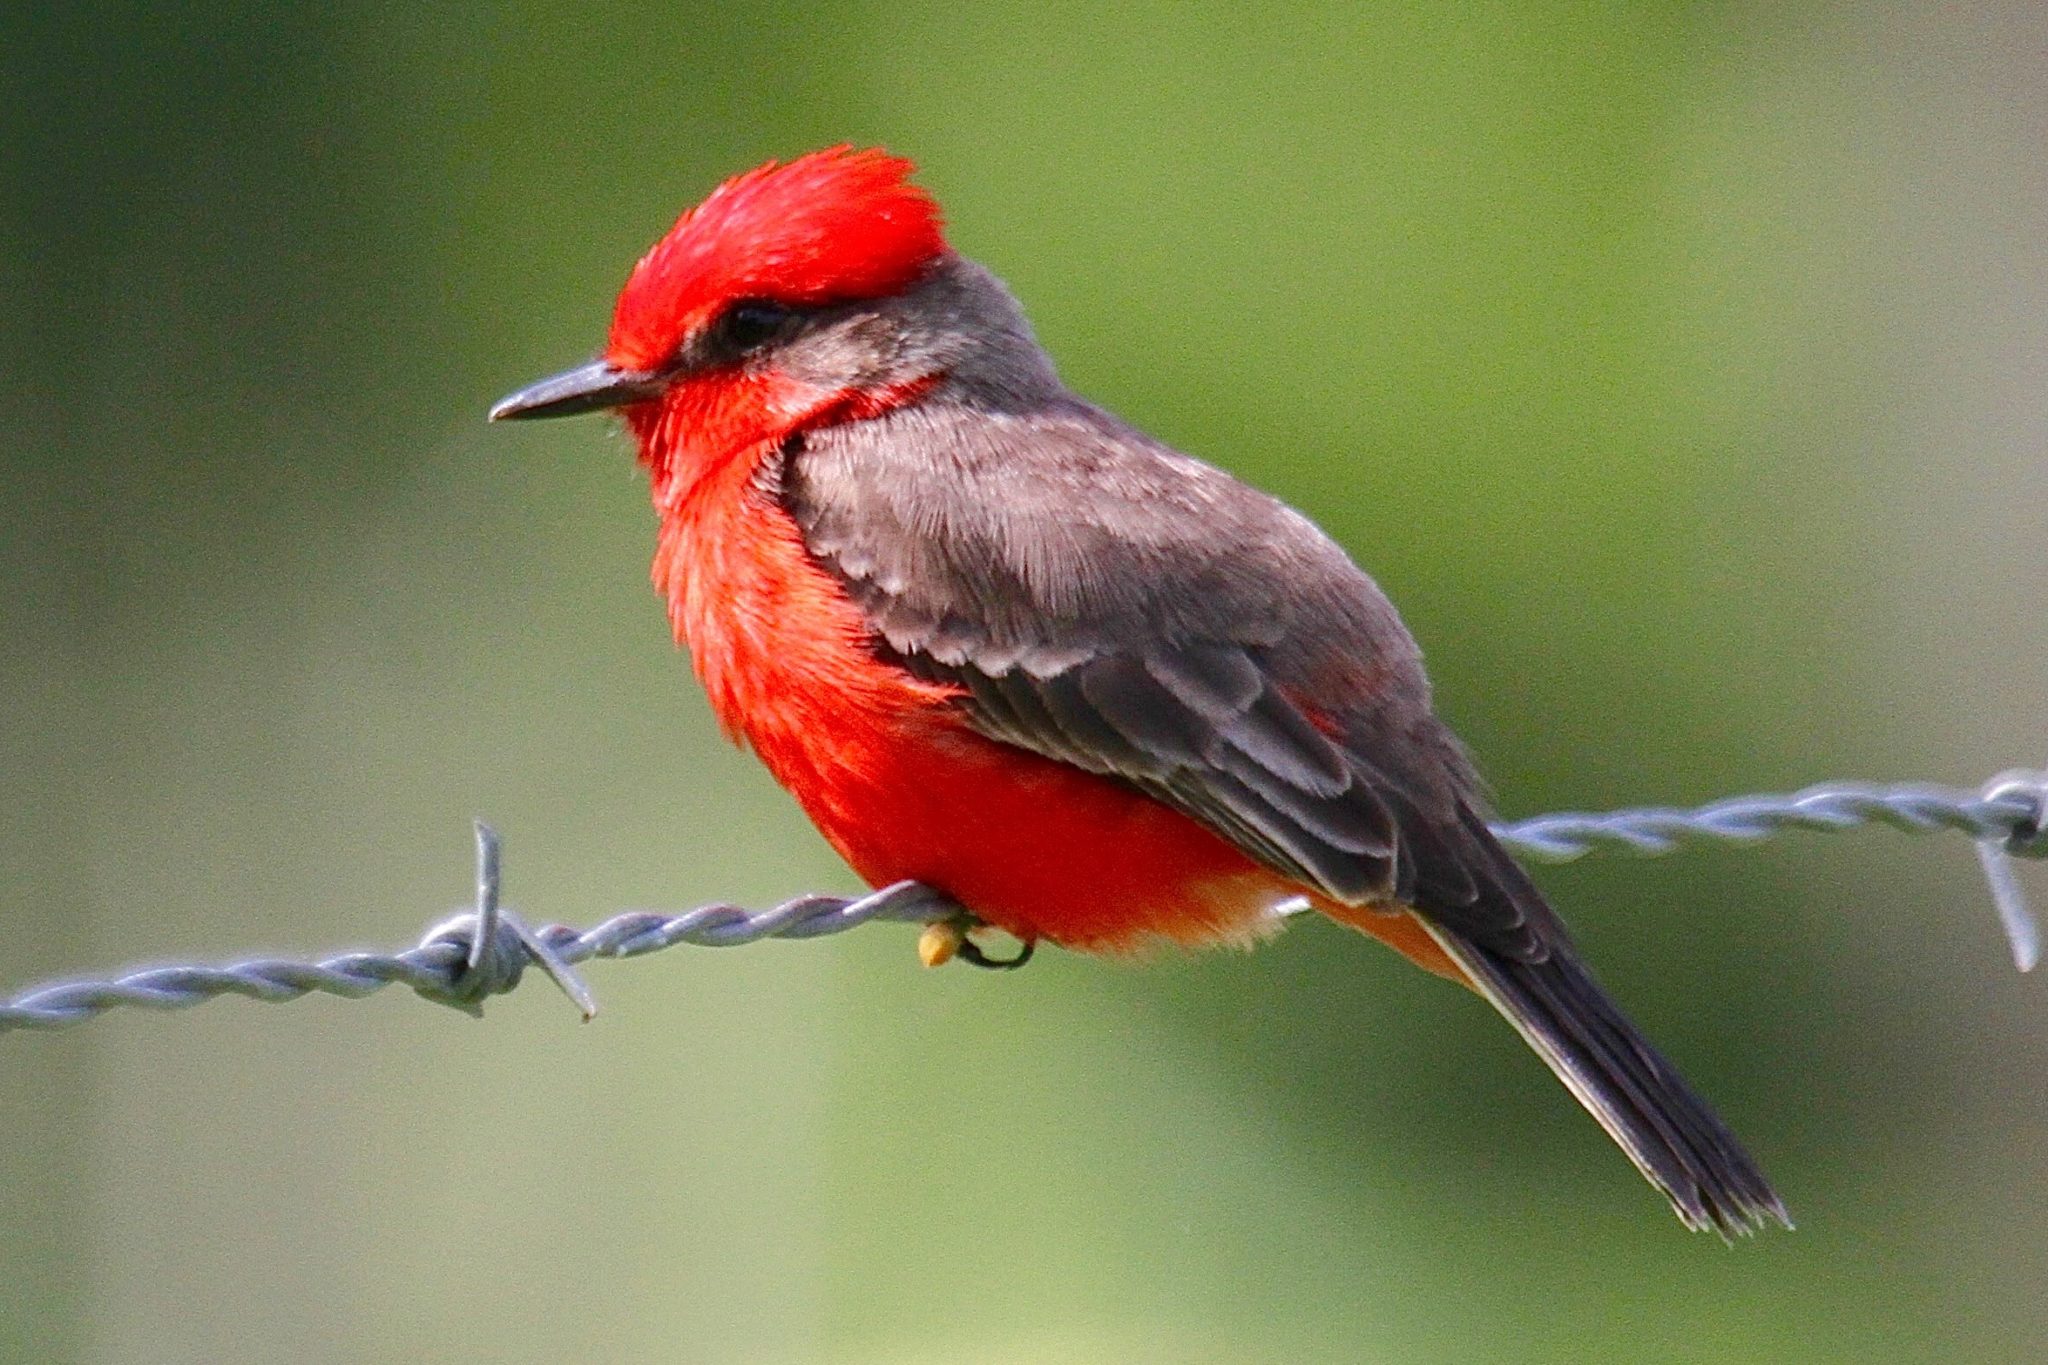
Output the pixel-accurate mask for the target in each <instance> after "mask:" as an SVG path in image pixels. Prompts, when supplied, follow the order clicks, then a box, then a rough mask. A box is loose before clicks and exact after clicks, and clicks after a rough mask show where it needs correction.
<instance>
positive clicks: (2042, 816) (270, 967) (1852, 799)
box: [0, 771, 2048, 1033]
mask: <svg viewBox="0 0 2048 1365" xmlns="http://www.w3.org/2000/svg"><path fill="white" fill-rule="evenodd" d="M1873 824H1881V825H1887V826H1890V827H1891V828H1893V829H1898V830H1904V831H1906V832H1908V833H1930V832H1933V831H1938V830H1955V831H1958V832H1960V833H1963V834H1967V835H1969V836H1970V837H1971V838H1972V839H1973V840H1974V841H1975V842H1976V847H1977V854H1978V857H1979V859H1980V860H1981V861H1982V865H1983V868H1984V875H1985V879H1986V881H1987V882H1988V883H1989V885H1990V888H1991V895H1992V900H1993V902H1994V904H1995V905H1996V906H1997V909H1998V914H1999V918H2000V921H2001V922H2002V923H2003V924H2004V926H2005V932H2006V937H2007V940H2008V942H2009V943H2010V945H2011V948H2012V954H2013V961H2014V962H2015V963H2017V964H2018V966H2019V968H2020V970H2021V971H2028V970H2031V969H2032V968H2033V966H2034V965H2035V963H2036V962H2037V961H2038V960H2039V958H2040V951H2041V945H2040V933H2039V930H2038V928H2037V927H2036V925H2035V923H2034V919H2033V916H2032V915H2031V914H2030V913H2029V911H2028V909H2027V905H2026V900H2025V898H2024V896H2023V895H2022V894H2021V891H2020V885H2019V879H2018V877H2017V876H2016V875H2015V874H2014V871H2013V868H2012V861H2011V860H2012V859H2014V858H2048V772H2031V771H2013V772H2007V773H2001V774H2000V775H1999V776H1997V777H1994V778H1993V779H1991V781H1990V782H1988V783H1986V784H1985V785H1984V787H1983V788H1982V789H1981V790H1979V791H1977V792H1959V791H1954V790H1951V789H1947V788H1942V787H1930V786H1924V785H1918V784H1897V785H1891V786H1883V785H1875V784H1871V783H1862V782H1829V783H1823V784H1822V785H1819V786H1814V787H1808V788H1806V789H1805V790H1804V791H1799V792H1793V793H1791V794H1789V795H1766V796H1739V797H1733V798H1730V799H1728V800H1725V801H1716V802H1714V803H1712V804H1710V805H1705V806H1700V807H1698V808H1696V809H1692V810H1680V809H1675V808H1670V807H1651V808H1644V809H1633V810H1618V811H1608V812H1606V813H1604V814H1581V813H1562V814H1555V815H1540V816H1537V817H1535V818H1534V819H1531V820H1523V821H1519V822H1515V823H1509V824H1499V825H1495V826H1494V833H1495V834H1496V835H1498V836H1499V838H1500V840H1501V842H1502V843H1504V844H1506V845H1507V846H1508V847H1509V848H1510V849H1512V850H1514V851H1515V852H1517V853H1520V854H1521V855H1522V856H1524V857H1526V858H1530V859H1533V860H1537V861H1542V862H1569V861H1571V860H1573V859H1575V858H1582V857H1584V856H1585V855H1587V854H1588V853H1594V852H1623V853H1635V854H1639V855H1645V856H1653V855H1657V854H1663V853H1669V852H1672V851H1673V850H1675V849H1677V848H1678V847H1680V846H1681V845H1683V844H1687V843H1700V842H1714V841H1718V842H1722V843H1737V844H1748V843H1755V842H1757V841H1759V840H1762V839H1767V838H1770V837H1771V836H1773V835H1776V834H1780V833H1783V832H1784V831H1786V830H1792V829H1805V830H1820V831H1837V830H1845V829H1853V828H1856V827H1859V826H1863V825H1873ZM476 856H477V895H476V905H475V907H474V908H473V909H471V910H467V911H464V912H463V913H462V914H459V915H456V916H454V917H452V918H450V919H448V920H445V921H443V922H441V923H440V924H437V925H435V926H434V927H433V928H432V929H429V930H428V931H427V934H426V937H425V938H423V939H422V940H421V941H420V943H419V945H418V946H417V947H414V948H410V949H407V950H406V951H404V952H400V953H390V954H386V953H343V954H339V955H337V956H333V957H328V958H323V959H321V960H319V961H317V962H305V961H299V960H294V959H283V958H254V959H250V960H248V961H244V962H237V963H232V964H230V965H228V966H225V967H206V966H167V967H152V968H148V969H144V970H140V971H134V972H129V973H127V974H125V975H123V976H119V977H116V978H114V979H112V980H105V981H69V982H58V983H55V984H48V985H43V986H37V987H32V988H30V989H28V990H26V991H24V992H22V993H21V994H19V995H17V996H15V997H14V998H13V999H12V1000H10V1001H7V1002H6V1003H4V1004H0V1033H5V1032H8V1031H11V1030H15V1029H59V1028H68V1027H70V1026H71V1025H74V1024H80V1023H83V1022H85V1021H86V1020H87V1019H92V1018H95V1017H97V1016H99V1015H101V1014H104V1013H106V1012H107V1011H108V1010H111V1009H117V1008H121V1007H124V1006H129V1007H135V1008H140V1009H156V1010H171V1009H185V1008H189V1007H190V1006H193V1005H197V1004H200V1003H202V1002H204V1001H207V1000H213V999H216V998H218V997H220V996H223V995H241V996H247V997H248V998H249V999H252V1000H265V1001H272V1002H280V1001H286V1000H297V999H299V998H301V997H302V996H306V995H310V994H312V993H314V992H316V991H317V992H319V993H321V994H325V995H336V996H341V997H343V998H345V999H350V1000H354V999H360V998H361V997H363V996H366V995H371V994H374V993H375V992H377V991H380V990H382V989H384V987H386V986H389V985H392V984H394V983H395V984H399V985H404V986H409V987H411V988H412V990H413V991H415V992H416V993H417V994H419V995H420V996H421V997H422V998H424V999H427V1000H431V1001H433V1002H435V1003H436V1004H442V1005H448V1006H451V1007H453V1008H455V1009H459V1010H462V1011H464V1012H465V1013H469V1014H473V1015H480V1014H481V1013H482V1011H483V1002H484V1001H485V1000H487V999H489V998H490V997H491V996H494V995H502V994H504V993H505V992H507V991H510V990H512V989H513V988H514V987H516V986H517V985H518V984H519V981H520V979H521V977H522V975H523V974H524V972H525V969H526V968H527V967H528V966H538V967H540V968H541V970H543V971H544V972H546V973H547V974H548V976H549V977H550V978H552V979H553V981H554V982H555V984H556V985H557V986H559V987H560V988H561V989H562V991H563V993H564V994H566V995H567V996H568V997H569V998H570V999H571V1000H572V1001H574V1002H575V1004H576V1007H577V1008H578V1009H579V1010H581V1011H582V1013H583V1017H584V1018H585V1019H589V1018H591V1017H592V1016H593V1015H595V1014H596V1012H597V1005H596V1002H595V1001H594V1000H593V999H592V997H591V994H590V991H589V990H588V989H587V988H586V987H585V986H584V984H583V982H582V981H581V979H579V978H578V976H577V975H576V973H575V971H574V970H573V968H574V967H575V966H576V965H577V964H579V963H583V962H588V961H589V960H591V959H592V958H599V957H639V956H641V955H642V954H645V953H653V952H659V951H661V950H662V949H664V948H671V947H674V946H675V945H677V944H682V943H688V944H694V945H697V946H699V947H707V948H731V947H737V946H739V945H741V944H745V943H758V942H760V941H761V940H762V939H768V938H789V939H808V938H821V937H823V936H825V935H827V934H838V933H844V932H845V931H847V930H849V929H855V928H858V927H860V926H861V925H863V924H867V923H869V922H870V921H876V920H887V921H891V922H894V923H901V924H923V925H930V924H934V923H939V922H944V921H955V922H960V923H967V922H971V919H972V917H971V916H970V915H969V914H968V912H967V910H966V909H965V908H964V907H962V906H960V905H957V904H955V903H954V902H952V901H951V900H948V899H947V898H946V897H945V896H944V895H942V894H941V893H939V892H937V891H935V890H933V889H932V888H930V887H927V886H923V885H920V884H919V883H916V882H898V883H896V884H895V885H893V886H888V887H884V888H883V889H881V890H880V891H875V892H871V893H869V894H868V895H865V896H858V897H848V896H823V895H810V896H798V897H796V898H795V899H794V900H789V901H785V902H783V903H782V904H781V905H778V906H775V907H774V908H772V909H769V910H763V911H760V912H758V913H756V912H751V911H748V910H744V909H741V908H740V907H738V906H735V905H723V904H720V905H706V906H700V907H699V908H697V909H695V910H691V911H688V912H687V913H684V914H680V915H664V914H656V913H653V912H650V911H631V912H628V913H626V914H622V915H615V916H613V917H612V918H611V919H608V920H606V921H605V922H604V923H602V924H599V925H596V926H595V927H593V928H590V929H587V930H583V931H581V932H579V931H577V930H575V929H572V928H569V927H568V926H566V925H561V924H550V925H547V926H545V927H543V928H540V929H529V928H528V927H527V926H526V925H525V924H524V923H522V922H521V921H520V919H519V917H518V916H517V915H515V914H513V913H512V911H511V910H509V909H507V908H505V907H504V906H502V905H501V904H500V902H499V890H500V881H501V872H502V870H503V850H502V846H501V845H500V842H499V840H498V836H497V834H496V832H495V831H493V830H492V829H491V828H490V826H488V825H486V824H484V823H483V822H482V821H478V822H477V825H476ZM1005 965H1007V964H1005Z"/></svg>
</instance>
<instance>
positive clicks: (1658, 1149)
mask: <svg viewBox="0 0 2048 1365" xmlns="http://www.w3.org/2000/svg"><path fill="white" fill-rule="evenodd" d="M1417 918H1418V919H1421V920H1422V921H1423V922H1424V923H1425V924H1426V925H1428V927H1429V931H1430V933H1431V934H1432V935H1433V936H1434V937H1435V938H1436V941H1437V942H1438V943H1439V944H1440V945H1441V946H1442V947H1443V950H1444V951H1445V952H1446V953H1448V954H1450V956H1451V958H1452V960H1453V961H1455V962H1456V963H1457V964H1458V965H1459V966H1460V967H1461V968H1463V969H1464V971H1465V974H1466V975H1467V976H1468V977H1470V978H1471V981H1472V984H1473V985H1474V986H1475V987H1477V988H1478V990H1479V992H1480V994H1482V995H1484V996H1485V997H1486V998H1487V999H1488V1000H1490V1001H1492V1002H1493V1005H1494V1008H1496V1009H1498V1010H1499V1011H1500V1012H1501V1013H1502V1014H1503V1015H1505V1016H1506V1017H1507V1021H1508V1022H1509V1023H1511V1024H1513V1025H1514V1026H1515V1031H1516V1032H1518V1033H1520V1034H1521V1035H1522V1037H1523V1038H1524V1039H1525V1040H1526V1041H1527V1042H1528V1044H1529V1046H1530V1047H1532V1048H1534V1049H1535V1050H1536V1054H1537V1055H1538V1056H1540V1057H1541V1058H1543V1060H1544V1061H1545V1062H1547V1063H1548V1064H1549V1065H1550V1069H1551V1070H1552V1071H1554V1072H1556V1073H1557V1078H1558V1079H1559V1080H1561V1081H1563V1082H1564V1083H1565V1086H1566V1087H1567V1088H1568V1089H1570V1091H1571V1092H1572V1094H1574V1095H1576V1096H1577V1097H1578V1100H1579V1103H1580V1104H1583V1105H1585V1106H1586V1110H1587V1112H1589V1113H1590V1114H1592V1116H1593V1117H1594V1118H1595V1119H1597V1120H1599V1123H1600V1126H1601V1127H1602V1128H1605V1129H1606V1130H1607V1133H1608V1136H1610V1137H1612V1138H1613V1139H1614V1140H1615V1142H1616V1143H1618V1144H1619V1145H1620V1147H1621V1150H1622V1151H1624V1152H1626V1153H1627V1154H1628V1159H1629V1160H1630V1161H1633V1162H1634V1163H1635V1164H1636V1169H1637V1170H1639V1171H1641V1172H1642V1173H1643V1174H1644V1176H1646V1177H1647V1178H1648V1179H1649V1181H1650V1183H1651V1184H1653V1185H1655V1186H1656V1187H1657V1188H1658V1189H1660V1190H1662V1191H1663V1192H1664V1196H1665V1197H1666V1198H1667V1199H1669V1200H1670V1201H1671V1207H1672V1208H1673V1209H1675V1210H1677V1213H1678V1216H1679V1218H1680V1219H1681V1220H1683V1221H1684V1223H1685V1225H1686V1226H1687V1227H1689V1228H1696V1229H1703V1228H1711V1229H1713V1230H1714V1231H1715V1232H1718V1233H1720V1234H1721V1236H1722V1237H1723V1238H1732V1237H1734V1236H1735V1235H1736V1234H1738V1233H1740V1234H1744V1235H1747V1234H1749V1233H1752V1232H1754V1231H1756V1229H1758V1228H1759V1227H1762V1226H1763V1225H1764V1224H1765V1223H1766V1222H1769V1221H1772V1220H1775V1221H1777V1222H1779V1223H1781V1224H1783V1225H1784V1226H1786V1227H1788V1228H1789V1227H1791V1226H1792V1220H1791V1219H1790V1218H1789V1217H1787V1216H1786V1213H1785V1206H1784V1204H1783V1203H1782V1202H1780V1200H1779V1199H1778V1196H1777V1194H1776V1193H1775V1192H1774V1191H1773V1190H1772V1189H1771V1186H1770V1182H1768V1181H1767V1180H1765V1179H1764V1176H1763V1172H1762V1171H1759V1170H1758V1169H1757V1166H1756V1163H1755V1162H1754V1161H1752V1160H1751V1159H1750V1156H1749V1153H1747V1152H1745V1151H1744V1150H1742V1144H1741V1143H1739V1142H1737V1141H1736V1140H1735V1135H1734V1134H1733V1133H1730V1132H1729V1131H1728V1129H1727V1127H1726V1126H1725V1125H1723V1124H1722V1122H1721V1120H1720V1119H1719V1118H1717V1117H1715V1114H1714V1111H1713V1110H1712V1109H1709V1108H1708V1107H1707V1103H1706V1101H1705V1100H1703V1099H1701V1098H1700V1097H1699V1096H1698V1095H1697V1094H1695V1093H1693V1089H1692V1087H1691V1086H1689V1085H1687V1084H1686V1083H1685V1080H1684V1079H1683V1078H1682V1077H1681V1076H1679V1074H1678V1072H1677V1071H1675V1070H1674V1069H1673V1068H1672V1066H1671V1064H1670V1063H1669V1062H1667V1061H1665V1060H1664V1059H1663V1058H1662V1057H1660V1056H1659V1055H1658V1054H1657V1052H1656V1050H1655V1049H1654V1048H1652V1047H1651V1046H1650V1044H1649V1042H1648V1040H1646V1039H1645V1038H1644V1037H1643V1035H1642V1034H1640V1033H1638V1032H1637V1031H1636V1027H1635V1025H1633V1024H1631V1023H1630V1022H1629V1021H1628V1019H1627V1018H1626V1017H1625V1016H1623V1014H1622V1012H1621V1009H1620V1007H1619V1006H1617V1005H1616V1004H1615V1003H1614V1001H1613V1000H1611V999H1609V998H1608V995H1607V992H1606V991H1604V990H1602V989H1601V988H1600V983H1599V982H1597V981H1595V980H1594V979H1593V977H1592V974H1591V973H1590V972H1588V971H1587V970H1586V967H1585V964H1584V963H1582V962H1581V961H1579V958H1578V954H1577V952H1576V951H1575V950H1574V949H1573V948H1572V946H1571V943H1570V941H1569V940H1567V939H1564V938H1563V937H1562V935H1560V936H1559V938H1558V940H1557V941H1555V942H1553V943H1552V944H1551V952H1550V955H1549V957H1548V958H1547V959H1545V960H1544V961H1541V962H1518V961H1514V960H1512V959H1509V958H1506V957H1502V956H1500V955H1498V954H1495V953H1493V952H1490V951H1488V950H1487V949H1485V948H1483V947H1480V946H1478V945H1477V944H1474V943H1471V942H1469V941H1468V940H1466V939H1464V938H1463V937H1461V936H1460V935H1458V934H1457V933H1455V932H1453V931H1451V930H1447V929H1444V928H1442V927H1441V926H1438V925H1435V924H1430V923H1429V921H1428V918H1427V917H1426V916H1417Z"/></svg>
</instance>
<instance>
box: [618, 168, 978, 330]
mask: <svg viewBox="0 0 2048 1365" xmlns="http://www.w3.org/2000/svg"><path fill="white" fill-rule="evenodd" d="M915 170H916V167H915V166H913V165H912V164H911V163H910V162H909V161H907V160H905V159H903V158H902V157H895V156H890V155H889V154H888V153H886V152H883V151H879V150H874V149H869V150H860V151H856V150H855V149H854V148H852V147H850V146H846V145H841V146H837V147H828V148H826V149H825V150H823V151H820V152H812V153H810V154H809V155H807V156H800V157H798V158H796V159H795V160H794V161H791V162H788V163H786V164H778V163H776V162H773V161H770V162H768V163H767V164H766V165H764V166H760V167H757V168H756V169H754V170H751V171H748V172H746V173H745V174H743V175H736V176H734V177H733V178H732V179H730V180H728V181H726V182H725V183H724V184H722V185H720V186H719V187H718V188H717V189H715V190H713V191H712V192H711V194H710V196H709V197H708V198H706V199H705V200H704V202H703V203H701V204H699V205H697V207H695V208H693V209H691V210H689V211H688V212H687V213H685V214H684V215H683V216H682V217H681V218H679V219H677V220H676V225H675V226H674V227H673V228H671V229H670V230H669V233H668V235H667V236H666V237H663V238H662V239H661V240H660V241H659V242H656V243H655V244H654V246H653V248H652V249H651V250H649V251H648V253H647V254H646V255H645V256H643V257H641V259H640V263H639V264H638V265H636V266H634V267H633V273H632V275H631V276H630V277H629V278H628V279H627V280H626V287H625V288H624V289H623V290H622V291H620V294H619V303H618V308H617V310H616V311H615V312H614V313H613V315H612V330H611V338H610V341H609V342H608V344H607V345H606V348H605V357H606V359H608V360H610V361H612V362H613V363H614V364H617V365H621V366H624V367H626V368H629V369H642V370H645V369H655V368H658V367H659V366H660V365H662V364H663V363H664V362H665V361H666V360H667V359H668V357H669V356H670V355H671V354H673V353H674V351H675V349H676V348H677V347H678V346H679V345H680V344H681V343H682V341H683V340H684V338H686V337H687V336H689V335H690V333H691V332H692V331H694V330H695V329H696V328H698V327H700V326H702V325H703V324H704V323H705V322H707V321H709V320H710V319H711V317H713V316H714V315H715V314H716V313H717V312H718V311H719V309H721V308H723V307H724V306H725V305H726V304H728V303H731V302H733V301H734V300H736V299H743V298H759V299H772V300H774V301H775V302H777V303H786V304H794V305H798V306H816V305H819V304H828V303H840V302H845V301H848V300H852V299H864V298H880V297H882V296H884V295H887V294H892V293H895V292H896V291H897V290H899V289H902V288H903V287H904V286H905V285H908V284H909V283H910V282H911V281H912V280H914V279H916V278H917V276H918V275H919V274H921V273H922V272H923V271H924V269H925V268H926V267H927V266H929V265H930V264H931V262H932V261H933V259H935V258H936V257H937V256H939V255H940V254H941V253H943V252H944V251H945V249H946V240H945V237H944V235H943V232H942V225H941V222H940V219H939V208H938V205H937V204H935V203H934V202H933V201H932V197H931V196H930V195H929V194H927V193H926V192H925V191H924V190H923V189H921V188H919V187H918V186H916V185H913V184H911V183H910V176H911V174H912V172H914V171H915Z"/></svg>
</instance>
